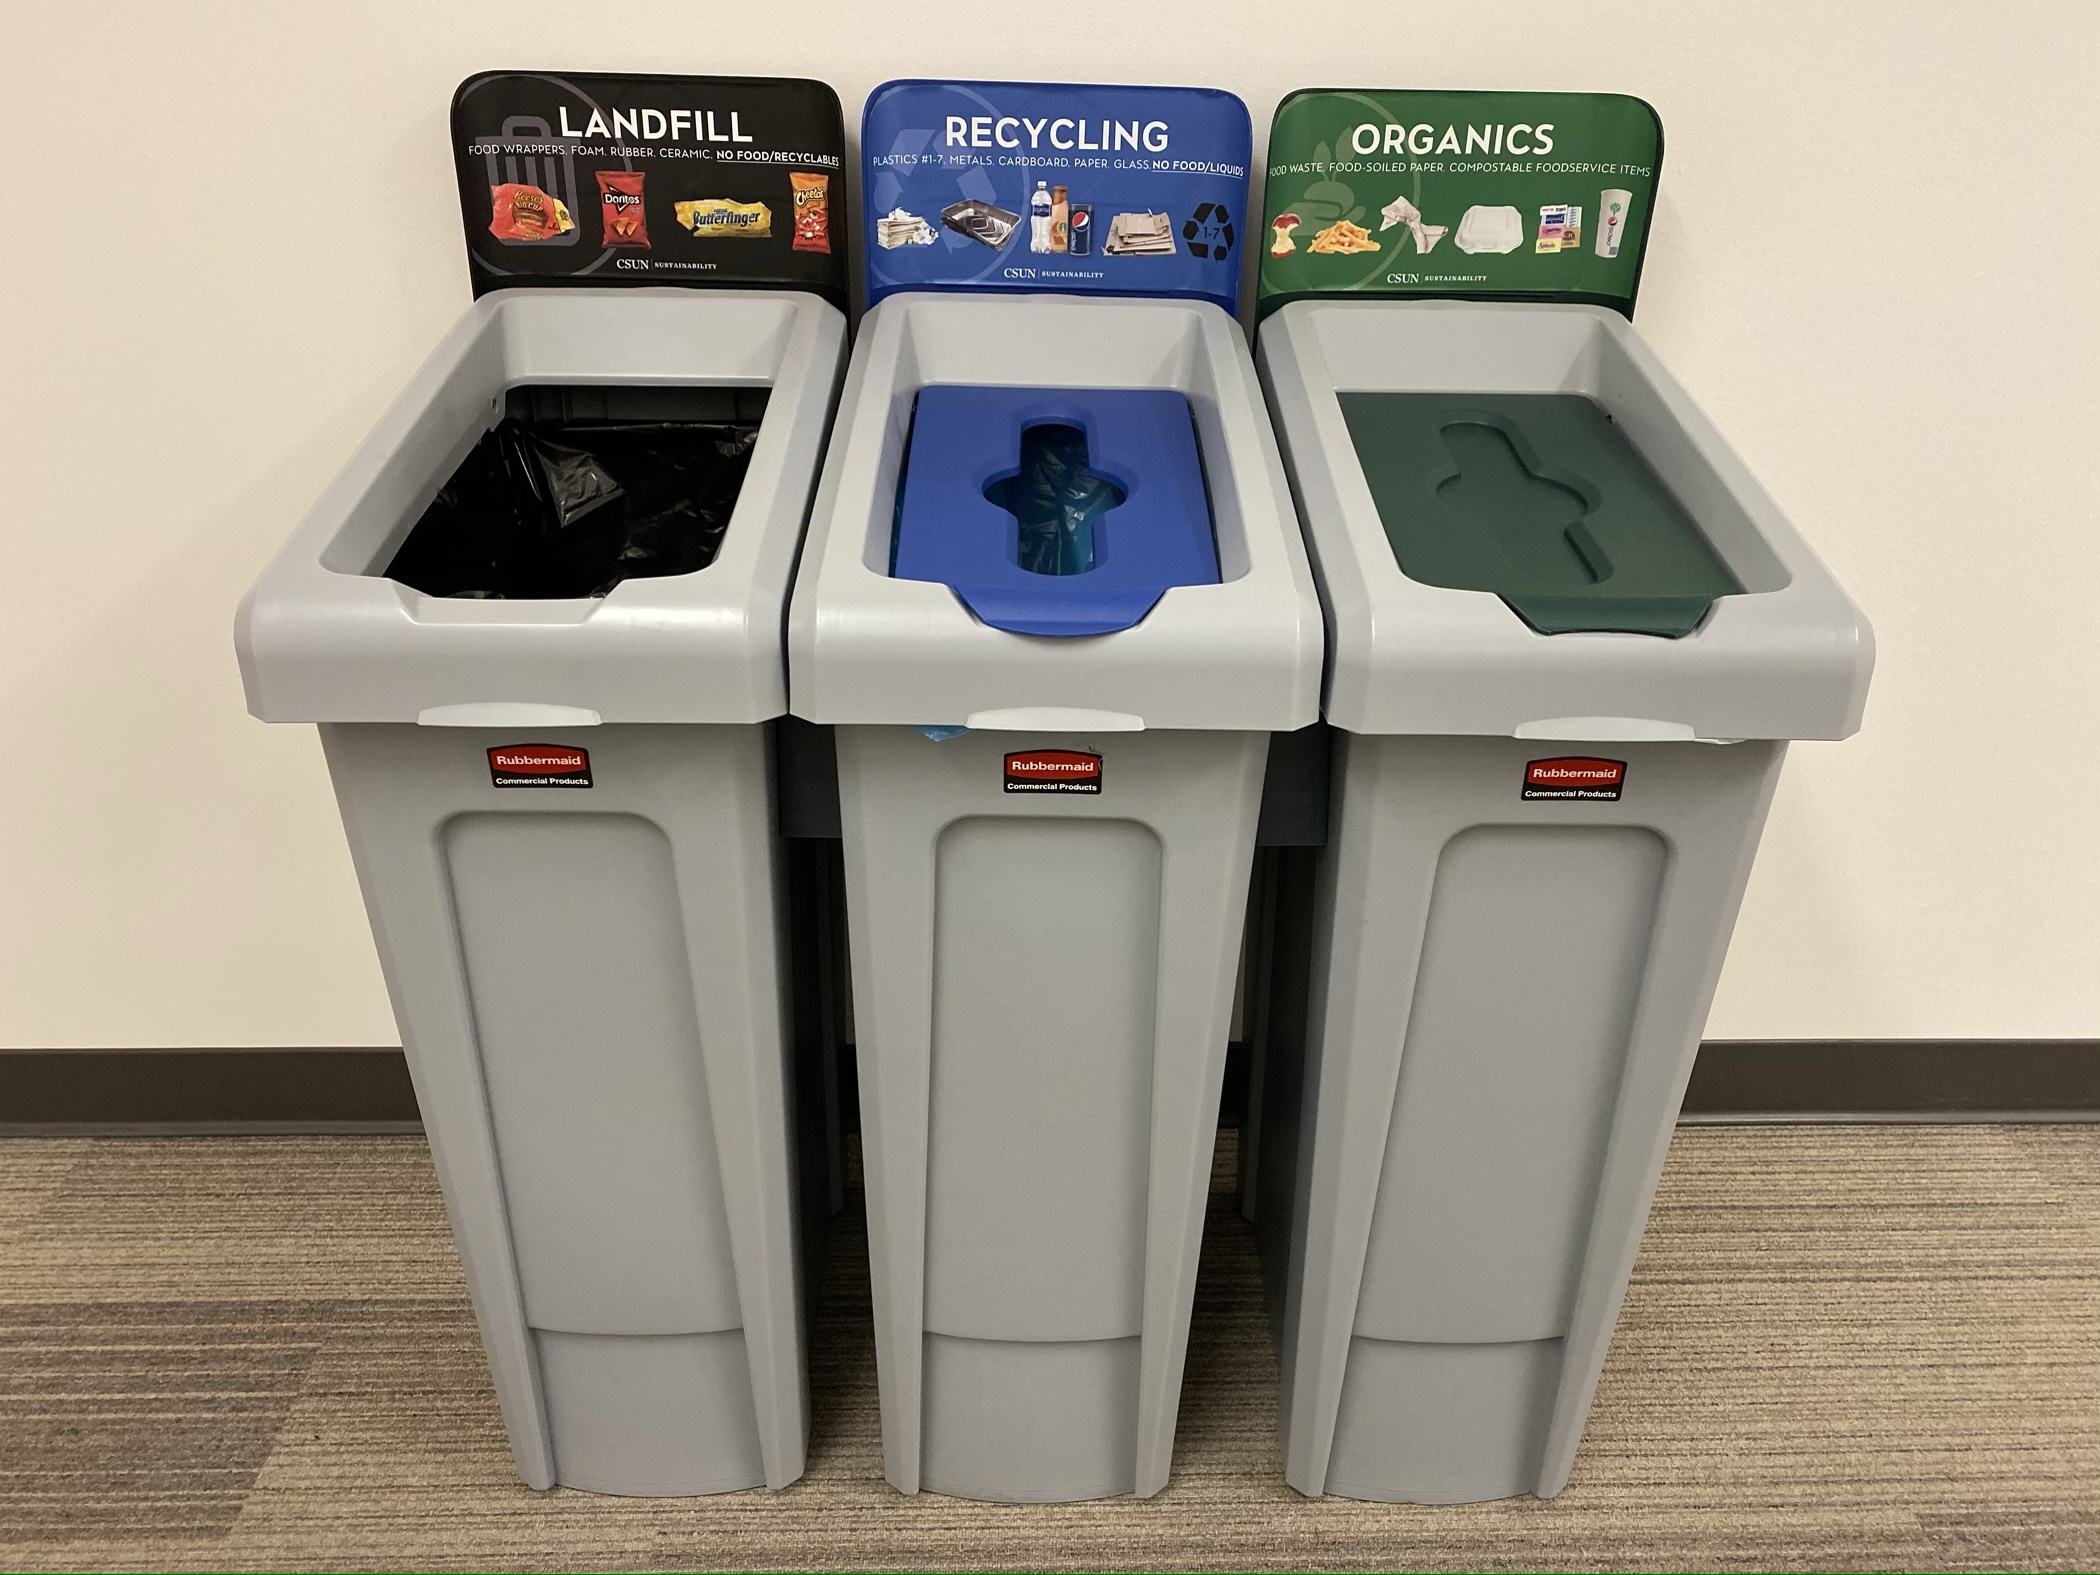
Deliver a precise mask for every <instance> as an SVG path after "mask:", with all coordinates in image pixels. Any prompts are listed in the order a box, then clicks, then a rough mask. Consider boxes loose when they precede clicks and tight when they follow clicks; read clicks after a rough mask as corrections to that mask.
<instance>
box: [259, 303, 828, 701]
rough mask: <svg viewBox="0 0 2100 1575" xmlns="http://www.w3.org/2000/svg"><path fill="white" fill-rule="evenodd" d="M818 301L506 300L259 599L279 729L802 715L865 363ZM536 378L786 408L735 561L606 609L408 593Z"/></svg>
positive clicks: (628, 587)
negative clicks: (798, 660) (855, 388)
mask: <svg viewBox="0 0 2100 1575" xmlns="http://www.w3.org/2000/svg"><path fill="white" fill-rule="evenodd" d="M845 331H846V323H845V318H844V317H843V316H842V315H841V314H840V312H839V311H838V309H837V308H836V307H833V306H830V305H828V304H826V303H825V302H823V301H821V300H819V299H818V298H817V297H816V296H814V295H807V294H803V293H800V292H795V291H784V290H783V291H762V290H719V291H694V290H680V289H669V288H667V289H629V290H589V289H564V290H558V291H556V290H532V289H516V290H506V291H501V292H498V293H496V294H494V295H490V296H488V297H485V298H484V299H482V300H480V301H477V302H476V303H475V304H474V305H473V306H472V307H471V308H470V309H469V310H468V311H467V313H466V315H465V316H464V317H462V318H461V319H460V321H459V322H458V323H457V324H456V325H455V326H454V328H453V329H452V331H451V332H450V333H449V334H447V335H446V336H445V338H444V340H443V341H442V342H441V343H440V344H439V345H438V347H437V349H436V350H435V351H434V352H432V354H431V356H430V358H429V360H427V361H426V362H425V363H424V364H423V366H422V368H421V370H419V371H418V372H417V373H416V375H415V377H414V378H413V379H412V380H411V381H410V383H409V385H408V387H407V388H406V389H404V390H403V391H402V393H401V395H400V397H399V398H398V399H396V400H395V401H394V403H393V404H392V406H390V407H389V408H388V410H387V412H386V414H385V415H383V416H382V417H381V418H380V420H379V424H378V426H377V427H375V428H374V429H373V431H372V433H371V435H370V436H369V437H367V438H366V439H365V441H364V443H363V444H362V445H361V446H360V447H359V448H358V450H357V452H356V453H355V454H354V455H352V457H351V459H350V462H349V463H348V464H347V465H346V466H345V467H344V468H343V471H342V473H341V474H340V475H338V476H337V477H336V479H335V481H334V482H333V483H332V484H331V485H330V486H329V488H328V490H327V491H326V492H325V493H323V494H322V496H321V500H320V501H319V502H318V503H317V504H315V506H314V508H313V510H312V512H311V513H309V514H308V515H307V517H306V519H305V521H304V523H302V524H301V525H300V526H299V528H298V530H297V531H296V532H295V533H294V534H293V536H292V538H291V540H290V541H289V542H288V543H287V544H286V546H285V547H284V549H283V551H281V552H280V553H279V554H278V555H277V557H276V559H275V560H274V561H273V562H272V563H271V564H270V566H269V567H268V568H267V569H266V570H264V571H263V574H262V577H261V578H260V579H259V580H258V581H257V582H256V584H255V587H254V588H253V589H252V590H251V591H249V593H248V595H247V597H246V598H245V599H244V600H243V601H242V603H241V606H240V611H239V613H238V615H237V617H236V620H235V629H234V638H235V645H236V648H237V650H238V652H239V655H240V663H241V677H242V681H243V683H244V685H245V687H246V690H247V697H248V709H249V711H250V712H251V713H252V714H254V715H255V716H257V717H260V718H261V719H262V720H264V721H266V722H423V723H426V724H432V725H453V726H505V727H507V726H518V727H525V726H534V725H547V726H572V727H573V726H583V725H588V724H590V723H594V722H757V721H763V720H765V719H766V718H768V717H773V716H778V715H780V714H782V713H783V712H784V711H785V710H786V708H787V674H786V669H785V662H784V660H783V656H782V652H781V637H780V630H781V622H782V619H783V617H784V615H785V611H786V605H787V595H788V585H789V580H790V578H791V576H792V575H793V572H794V563H795V552H796V548H797V545H798V543H799V541H800V537H801V531H802V524H803V520H804V518H805V517H806V514H807V511H808V504H809V496H810V492H811V489H812V487H813V486H814V484H815V480H816V471H817V462H818V459H819V457H820V456H821V455H822V453H823V447H824V439H825V431H826V427H827V425H828V422H829V419H830V414H831V405H832V398H833V395H834V393H835V391H836V389H837V386H838V377H839V372H840V369H841V363H842V361H843V357H844V351H845ZM527 384H564V385H576V384H612V385H618V384H626V385H629V386H696V385H699V386H704V385H715V386H725V385H726V386H746V387H765V388H767V389H769V390H770V394H769V398H768V400H767V404H766V410H765V416H764V418H763V420H762V421H761V423H760V427H759V436H758V441H757V443H756V445H755V446H754V447H753V449H752V452H751V460H750V467H749V469H748V470H747V472H746V473H745V477H744V482H743V486H742V488H741V490H740V491H739V492H738V494H737V501H736V506H735V510H734V512H733V514H732V515H731V517H730V522H729V526H728V529H727V531H726V533H725V534H724V537H723V540H722V545H721V549H720V551H719V552H718V553H717V554H716V557H715V559H714V561H713V562H712V563H711V564H709V565H708V566H707V567H706V568H705V569H702V570H700V571H699V572H697V573H693V574H683V575H676V576H668V577H664V578H657V579H632V580H627V581H624V582H622V583H621V584H618V585H615V586H614V587H613V588H612V589H611V590H610V591H608V592H607V593H606V594H605V595H603V596H598V597H577V598H565V599H559V600H546V601H522V600H521V601H482V600H472V599H462V598H455V597H442V596H425V595H423V594H422V593H420V592H418V591H415V590H411V589H410V588H409V587H407V586H405V585H402V584H399V583H397V582H395V581H393V580H389V579H387V578H385V573H386V567H387V565H388V564H389V563H390V562H391V561H392V559H393V556H394V553H395V550H396V549H397V548H398V547H399V546H400V544H401V541H402V540H403V538H404V537H406V535H407V534H408V532H409V531H410V529H412V528H413V527H414V525H415V524H416V522H417V520H418V519H419V518H420V517H421V516H422V513H423V511H424V509H425V508H426V507H427V506H428V505H429V503H430V501H431V499H432V498H433V497H434V496H435V495H436V494H437V491H438V488H439V487H440V486H442V485H443V484H444V482H445V481H446V479H447V478H448V477H449V476H451V474H452V473H453V471H454V470H455V469H456V468H457V467H458V465H459V463H460V461H461V460H462V459H464V458H465V457H466V455H467V453H468V452H469V451H470V450H471V449H472V448H473V447H474V445H475V443H477V442H478V441H479V440H480V438H481V435H482V434H483V432H485V431H486V430H487V429H488V428H489V427H491V426H493V425H494V424H495V422H496V420H497V418H498V417H499V416H500V415H501V413H502V410H503V405H504V395H505V394H506V392H507V391H508V390H510V389H512V388H515V387H519V386H521V385H527Z"/></svg>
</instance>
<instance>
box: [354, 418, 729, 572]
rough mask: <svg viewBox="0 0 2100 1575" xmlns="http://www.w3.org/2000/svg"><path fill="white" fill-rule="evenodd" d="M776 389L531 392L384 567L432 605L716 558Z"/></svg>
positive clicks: (691, 567)
mask: <svg viewBox="0 0 2100 1575" xmlns="http://www.w3.org/2000/svg"><path fill="white" fill-rule="evenodd" d="M767 393H768V390H767V389H765V388H763V387H741V388H723V387H705V388H678V387H669V388H664V387H657V388H648V387H643V388H633V387H625V386H589V385H555V384H547V385H528V386H525V387H520V388H513V389H511V390H510V391H509V393H508V394H507V395H506V396H505V398H504V405H503V417H502V419H501V420H500V421H499V422H498V423H497V424H496V425H495V426H494V427H492V428H491V429H490V430H489V431H488V432H486V433H484V434H483V435H482V438H481V441H480V442H479V443H477V444H476V445H475V446H474V449H473V451H472V452H471V453H469V454H468V455H467V457H466V458H465V459H464V460H463V461H461V463H460V465H459V467H458V469H456V470H454V471H453V473H452V475H451V476H450V478H449V479H447V481H446V482H445V484H444V486H442V487H441V488H439V489H438V494H437V496H436V497H435V498H434V499H432V500H431V503H430V506H429V507H428V508H427V509H425V510H424V511H423V515H422V518H421V519H419V520H418V521H417V522H416V524H415V528H414V529H413V530H411V531H410V532H409V533H408V537H407V539H406V540H405V541H403V542H402V544H401V546H400V549H399V550H398V551H397V552H396V553H395V554H394V556H393V559H392V561H391V562H389V563H388V564H387V566H386V568H385V570H384V571H383V573H384V575H385V577H386V578H388V579H392V580H398V581H400V582H401V583H402V584H404V585H406V586H408V587H410V588H411V589H413V590H418V591H421V592H422V593H423V594H424V595H426V596H456V597H466V598H477V599H496V600H545V599H560V598H572V597H589V596H603V595H604V594H605V593H606V592H608V591H610V590H611V589H612V588H613V587H614V586H615V585H618V584H619V583H620V582H621V581H622V580H632V579H644V578H650V577H654V576H658V575H673V574H693V573H696V572H698V571H699V570H701V569H704V568H706V567H707V566H708V565H709V564H710V563H712V562H714V560H715V554H716V553H717V552H718V551H719V550H720V549H721V545H722V538H723V535H724V533H725V532H726V531H727V530H728V528H729V518H730V515H731V513H732V512H733V511H734V510H735V508H736V500H737V494H738V492H739V491H740V490H741V489H742V487H743V484H744V474H745V472H746V471H747V470H748V469H749V468H750V463H751V449H752V447H753V445H754V444H755V443H756V442H757V441H758V429H759V423H760V421H761V419H762V418H763V417H764V414H765V408H766V396H767Z"/></svg>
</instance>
